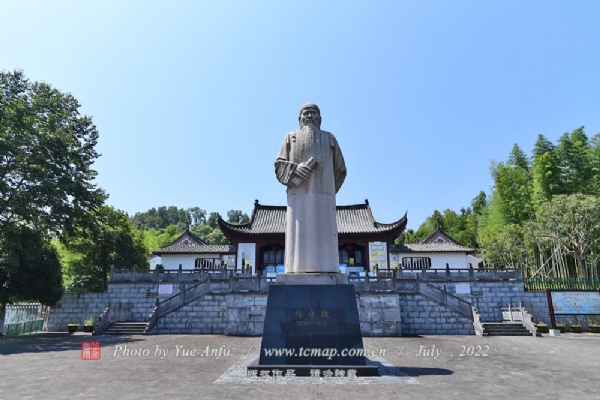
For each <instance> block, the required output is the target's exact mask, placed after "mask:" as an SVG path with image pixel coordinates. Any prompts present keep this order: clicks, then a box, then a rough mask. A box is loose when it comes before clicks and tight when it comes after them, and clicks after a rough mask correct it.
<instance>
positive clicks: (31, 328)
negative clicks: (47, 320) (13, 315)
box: [4, 319, 44, 336]
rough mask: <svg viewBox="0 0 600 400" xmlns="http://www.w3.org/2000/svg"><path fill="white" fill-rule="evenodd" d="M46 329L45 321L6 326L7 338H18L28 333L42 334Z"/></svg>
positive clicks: (5, 333)
mask: <svg viewBox="0 0 600 400" xmlns="http://www.w3.org/2000/svg"><path fill="white" fill-rule="evenodd" d="M43 328H44V320H43V319H38V320H36V321H26V322H20V323H17V324H4V335H5V336H18V335H24V334H28V333H35V332H41V331H42V329H43Z"/></svg>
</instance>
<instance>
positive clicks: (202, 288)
mask: <svg viewBox="0 0 600 400" xmlns="http://www.w3.org/2000/svg"><path fill="white" fill-rule="evenodd" d="M209 291H210V277H208V276H205V278H204V280H203V281H202V282H199V283H196V284H195V285H193V286H191V287H189V288H187V289H186V288H185V286H184V287H183V288H182V290H181V292H179V293H177V294H175V295H173V296H171V297H169V298H168V299H165V300H163V301H161V302H159V301H158V299H156V306H155V307H154V309H153V310H152V313H151V314H150V316H149V317H148V323H147V324H146V328H145V329H144V335H149V334H151V333H152V331H153V329H155V328H156V326H157V325H158V321H159V320H160V319H161V318H163V317H165V316H167V315H168V314H170V313H172V312H173V311H175V310H177V309H178V308H180V307H182V306H184V305H186V304H188V303H191V302H192V301H195V300H197V299H199V298H200V297H202V296H203V295H205V294H206V293H208V292H209Z"/></svg>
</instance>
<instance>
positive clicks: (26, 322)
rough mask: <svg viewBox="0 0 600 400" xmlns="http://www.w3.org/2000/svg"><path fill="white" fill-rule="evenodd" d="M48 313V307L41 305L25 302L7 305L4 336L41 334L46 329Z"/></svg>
mask: <svg viewBox="0 0 600 400" xmlns="http://www.w3.org/2000/svg"><path fill="white" fill-rule="evenodd" d="M47 313H48V307H46V306H44V305H42V304H40V303H26V302H23V303H16V304H9V305H7V306H6V315H5V316H4V328H3V331H4V335H6V336H17V335H23V334H28V333H35V332H41V331H42V330H43V329H44V322H45V318H46V317H47V316H48V314H47ZM1 322H2V321H0V323H1Z"/></svg>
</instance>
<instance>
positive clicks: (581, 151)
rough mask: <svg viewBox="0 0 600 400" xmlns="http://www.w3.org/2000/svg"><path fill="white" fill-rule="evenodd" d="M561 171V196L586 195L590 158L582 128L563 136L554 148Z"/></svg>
mask: <svg viewBox="0 0 600 400" xmlns="http://www.w3.org/2000/svg"><path fill="white" fill-rule="evenodd" d="M556 152H557V155H558V159H559V162H560V170H561V181H562V182H561V183H562V185H561V186H562V187H561V191H560V193H561V194H572V193H587V189H588V187H589V185H590V183H591V181H592V173H593V169H592V157H591V153H592V152H591V148H590V145H589V142H588V138H587V136H586V134H585V132H584V131H583V126H582V127H580V128H577V129H575V130H574V131H573V132H572V133H571V135H569V133H565V134H563V135H562V136H561V137H560V139H559V144H558V146H557V148H556Z"/></svg>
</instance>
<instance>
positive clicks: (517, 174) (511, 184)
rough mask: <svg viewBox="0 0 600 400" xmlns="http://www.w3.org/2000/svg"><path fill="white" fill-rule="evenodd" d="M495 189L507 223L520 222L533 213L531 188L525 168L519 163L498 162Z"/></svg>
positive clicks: (529, 178)
mask: <svg viewBox="0 0 600 400" xmlns="http://www.w3.org/2000/svg"><path fill="white" fill-rule="evenodd" d="M495 189H496V190H495V194H496V195H497V196H499V197H500V198H501V199H502V213H503V215H504V218H505V219H506V221H507V222H508V223H509V224H520V223H521V222H523V221H526V220H528V219H529V218H530V217H531V216H532V215H533V206H532V203H531V197H532V189H533V188H532V184H531V176H530V173H529V171H528V170H527V169H525V168H523V167H522V166H521V165H515V166H513V165H512V164H511V163H507V164H506V165H505V164H503V163H498V164H497V166H496V179H495Z"/></svg>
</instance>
